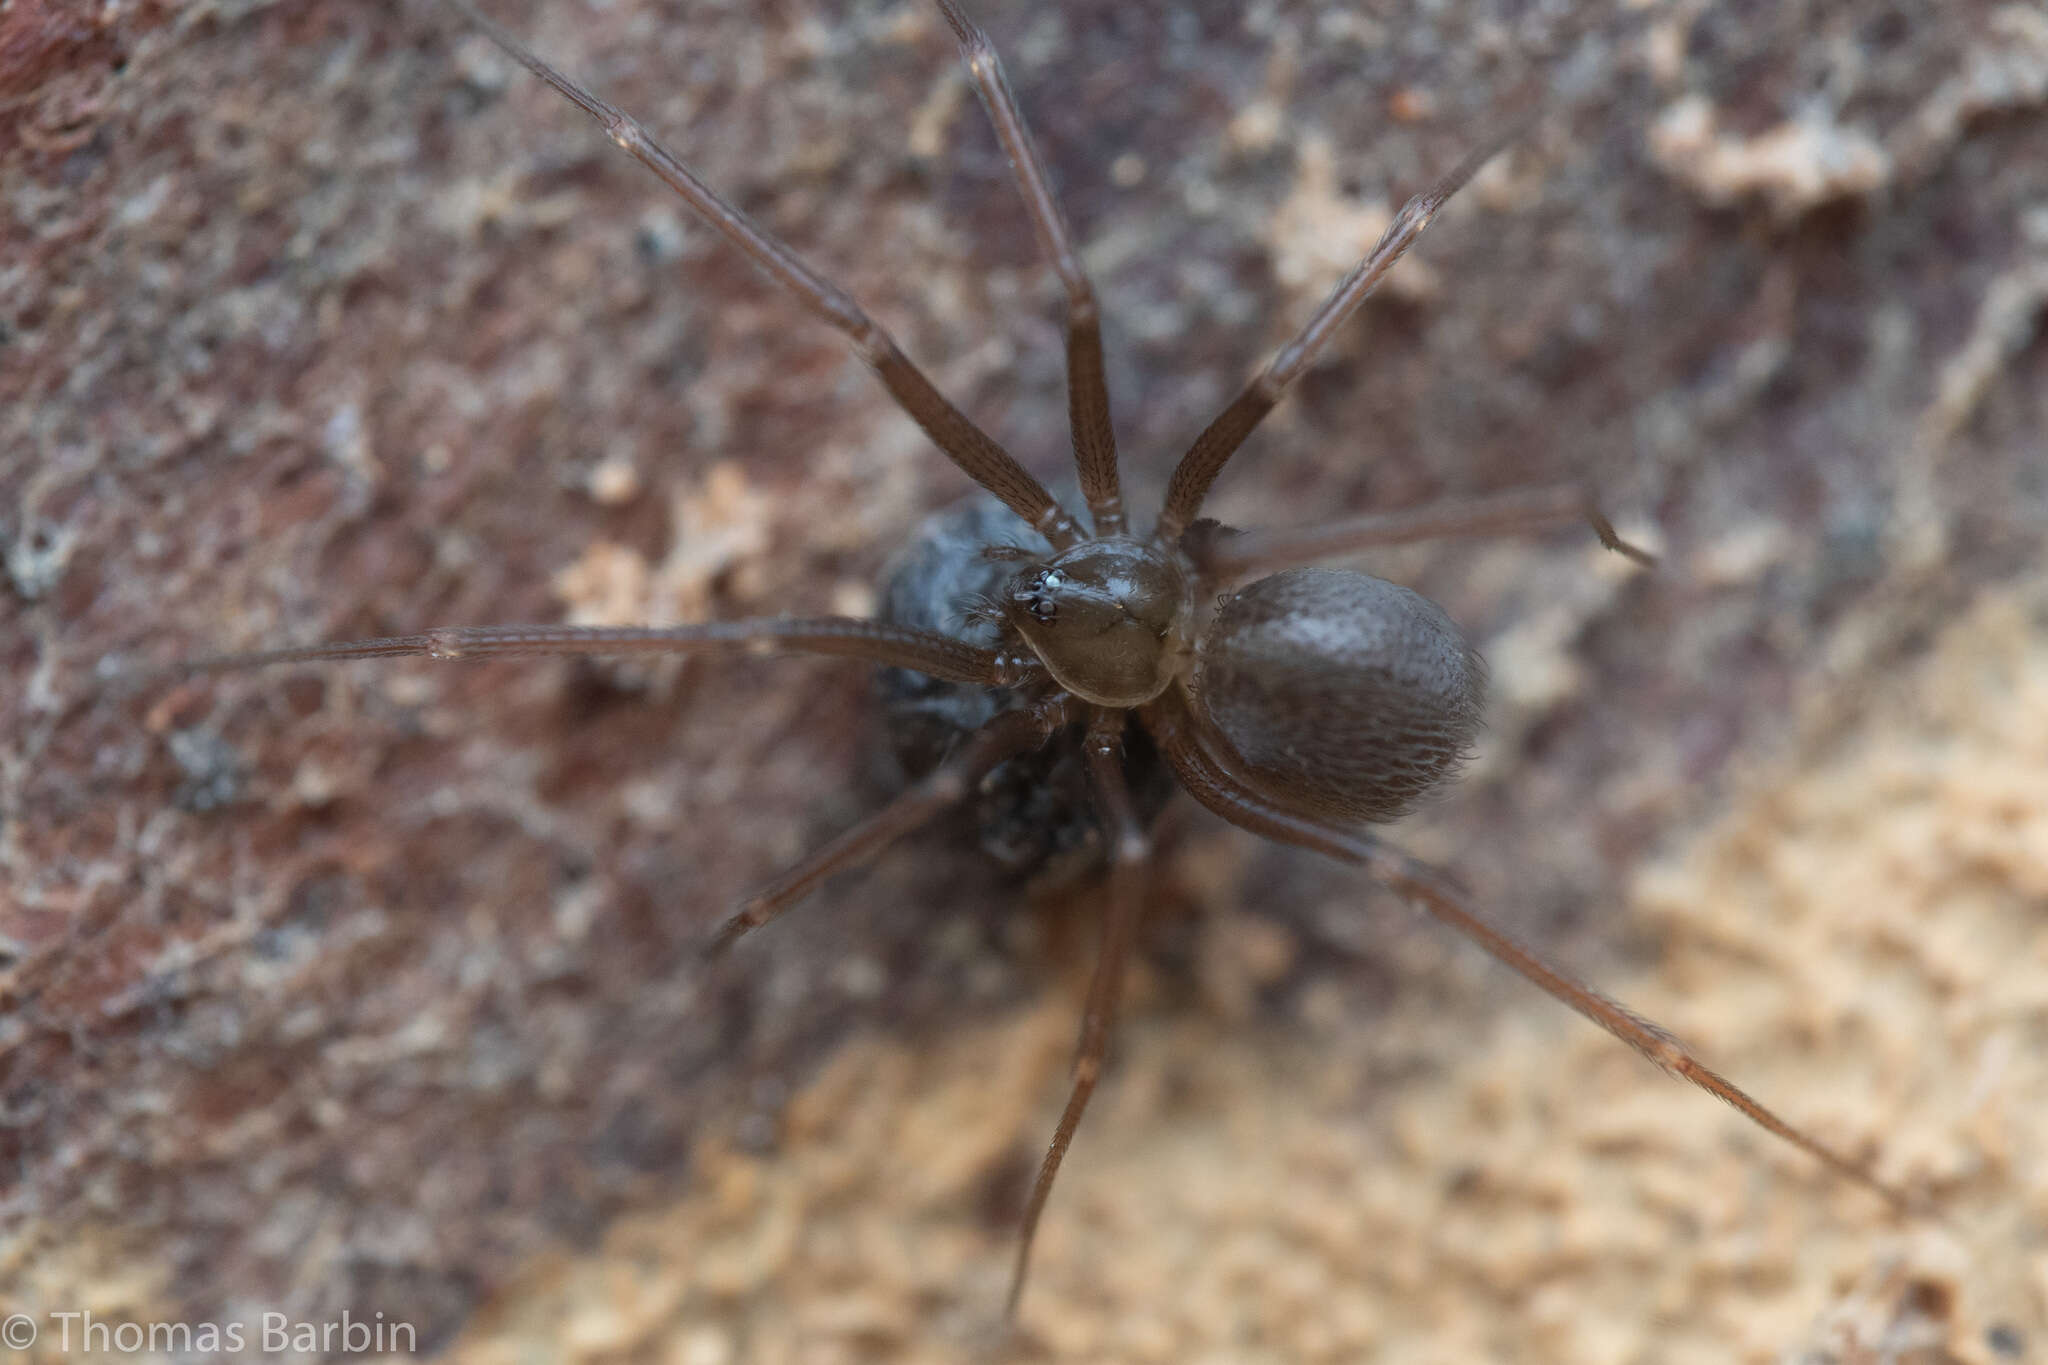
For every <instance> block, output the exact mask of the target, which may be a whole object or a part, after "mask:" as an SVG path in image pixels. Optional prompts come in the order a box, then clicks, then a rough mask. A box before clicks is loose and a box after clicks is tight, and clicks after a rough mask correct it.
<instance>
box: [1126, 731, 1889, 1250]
mask: <svg viewBox="0 0 2048 1365" xmlns="http://www.w3.org/2000/svg"><path fill="white" fill-rule="evenodd" d="M1168 697H1169V698H1171V700H1162V701H1160V702H1154V703H1152V704H1151V705H1149V706H1147V707H1146V708H1145V710H1144V711H1143V712H1142V715H1143V718H1144V723H1145V727H1146V729H1147V730H1149V731H1150V732H1151V734H1152V737H1153V739H1154V740H1155V741H1156V742H1157V743H1158V745H1159V748H1160V750H1161V752H1163V753H1164V754H1165V755H1166V760H1167V762H1168V763H1169V764H1170V765H1171V766H1172V768H1173V771H1174V775H1175V776H1176V777H1178V778H1179V779H1180V783H1181V785H1182V786H1184V787H1186V788H1187V789H1188V792H1189V794H1190V795H1192V796H1193V797H1194V798H1195V799H1196V800H1197V801H1199V802H1201V803H1202V804H1203V805H1204V806H1207V807H1208V808H1209V809H1210V810H1212V811H1214V812H1215V813H1216V814H1218V815H1220V816H1222V817H1223V818H1224V819H1225V820H1228V821H1229V822H1230V823H1231V824H1233V825H1236V826H1237V827H1238V828H1240V829H1245V830H1250V831H1251V832H1252V833H1254V834H1257V835H1259V836H1261V837H1263V838H1267V839H1272V840H1274V841H1275V842H1277V843H1283V844H1293V845H1295V846H1297V847H1300V848H1307V849H1313V850H1314V851H1315V852H1317V853H1321V854H1325V855H1326V856H1328V857H1331V858H1335V859H1337V860H1338V861H1339V862H1346V863H1353V864H1356V865H1358V866H1360V867H1363V868H1365V869H1366V870H1367V871H1368V872H1370V873H1371V874H1372V875H1373V876H1374V877H1376V878H1378V879H1379V880H1380V881H1381V882H1383V883H1385V884H1386V885H1387V886H1388V887H1391V888H1392V889H1393V890H1394V891H1395V892H1397V893H1398V894H1399V895H1401V896H1402V897H1404V898H1405V899H1406V900H1408V901H1409V903H1410V904H1413V905H1416V906H1419V907H1421V908H1422V909H1423V910H1425V911H1427V912H1428V913H1429V914H1430V915H1431V916H1433V917H1434V918H1436V919H1437V920H1439V921H1441V922H1442V923H1444V924H1447V925H1449V926H1450V927H1451V928H1453V929H1455V930H1457V931H1458V932H1459V933H1461V934H1464V935H1465V936H1466V937H1467V938H1470V939H1472V940H1473V941H1474V942H1476V943H1477V944H1478V945H1479V946H1480V947H1482V948H1484V949H1485V950H1486V951H1487V952H1488V953H1490V954H1492V955H1493V957H1494V958H1495V959H1496V960H1498V961H1500V962H1501V963H1503V964H1505V965H1506V966H1508V967H1511V968H1513V969H1514V970H1515V971H1517V972H1519V973H1520V974H1521V975H1522V976H1524V977H1525V978H1527V979H1528V980H1529V981H1530V982H1532V983H1533V984H1534V985H1536V986H1538V987H1540V988H1541V989H1543V990H1544V991H1546V992H1548V993H1549V994H1550V995H1552V996H1554V997H1556V998H1557V999H1558V1000H1560V1001H1562V1002H1563V1003H1564V1004H1566V1005H1569V1006H1570V1007H1571V1008H1573V1009H1575V1010H1577V1011H1578V1012H1579V1013H1580V1014H1582V1015H1584V1016H1585V1017H1586V1018H1588V1019H1590V1020H1592V1021H1593V1022H1594V1023H1595V1024H1598V1025H1599V1026H1600V1027H1601V1028H1603V1029H1605V1030H1606V1031H1607V1032H1608V1033H1610V1034H1612V1035H1614V1036H1615V1037H1616V1038H1619V1039H1620V1040H1621V1041H1622V1042H1624V1043H1627V1044H1628V1045H1629V1046H1630V1047H1632V1048H1634V1049H1635V1050H1636V1051H1637V1052H1639V1053H1641V1054H1642V1055H1643V1056H1644V1057H1645V1058H1646V1059H1648V1060H1649V1061H1650V1062H1652V1063H1653V1064H1655V1065H1656V1066H1657V1067H1658V1068H1659V1069H1661V1070H1663V1071H1664V1072H1665V1073H1666V1074H1668V1075H1671V1076H1675V1077H1677V1078H1678V1079H1680V1080H1683V1081H1687V1082H1690V1083H1691V1084H1693V1085H1695V1086H1698V1087H1699V1088H1700V1089H1702V1090H1704V1091H1706V1092H1707V1093H1708V1094H1710V1095H1712V1096H1714V1097H1715V1098H1717V1099H1720V1100H1722V1101H1724V1102H1726V1103H1727V1104H1728V1105H1730V1106H1731V1107H1733V1108H1734V1109H1735V1110H1737V1111H1738V1112H1740V1113H1741V1114H1742V1115H1743V1116H1744V1117H1746V1118H1748V1119H1749V1120H1750V1121H1751V1122H1752V1123H1755V1124H1756V1125H1757V1126H1758V1127H1760V1128H1762V1129H1764V1130H1765V1131H1766V1132H1769V1133H1773V1134H1776V1135H1777V1136H1778V1137H1780V1138H1783V1139H1784V1140H1785V1141H1786V1142H1789V1143H1791V1144H1792V1145H1793V1146H1795V1147H1798V1148H1800V1149H1801V1150H1802V1151H1805V1152H1807V1153H1808V1154H1809V1155H1811V1156H1813V1157H1815V1158H1817V1159H1818V1160H1819V1161H1820V1162H1821V1163H1822V1164H1823V1165H1825V1166H1827V1167H1828V1168H1829V1169H1831V1170H1833V1171H1834V1172H1835V1173H1836V1174H1838V1175H1842V1176H1846V1177H1847V1178H1848V1179H1850V1180H1853V1181H1855V1182H1856V1183H1857V1184H1859V1185H1862V1186H1864V1187H1865V1188H1867V1189H1870V1190H1873V1191H1875V1192H1876V1193H1877V1194H1879V1195H1880V1196H1882V1197H1883V1198H1884V1200H1885V1201H1886V1202H1887V1203H1889V1204H1890V1205H1891V1206H1892V1207H1893V1208H1895V1209H1897V1210H1899V1211H1900V1212H1911V1211H1915V1210H1917V1209H1918V1208H1919V1207H1920V1205H1919V1201H1917V1200H1915V1199H1913V1198H1911V1197H1910V1196H1908V1195H1906V1194H1905V1193H1903V1192H1901V1191H1899V1190H1896V1189H1894V1188H1892V1187H1891V1186H1890V1185H1887V1184H1885V1183H1884V1182H1883V1181H1881V1180H1879V1179H1878V1178H1877V1177H1876V1176H1874V1175H1872V1174H1871V1173H1870V1170H1869V1169H1868V1168H1867V1167H1866V1166H1865V1165H1864V1164H1863V1163H1861V1162H1858V1161H1854V1160H1851V1159H1850V1158H1849V1157H1846V1156H1844V1155H1842V1154H1841V1153H1839V1152H1837V1151H1835V1150H1834V1149H1833V1148H1831V1147H1829V1146H1827V1145H1826V1144H1824V1143H1822V1142H1821V1141H1820V1140H1819V1139H1817V1138H1815V1137H1812V1136H1811V1135H1809V1134H1807V1133H1805V1132H1803V1131H1801V1130H1800V1129H1798V1128H1795V1127H1793V1126H1792V1125H1791V1124H1790V1123H1787V1122H1786V1121H1785V1120H1783V1119H1781V1118H1779V1117H1778V1116H1777V1115H1776V1114H1775V1113H1773V1112H1772V1111H1771V1110H1769V1109H1767V1108H1765V1107H1764V1106H1763V1105H1762V1104H1760V1103H1758V1102H1757V1101H1756V1100H1755V1099H1753V1098H1751V1097H1750V1096H1749V1095H1748V1094H1746V1093H1745V1092H1743V1091H1742V1090H1741V1089H1739V1088H1738V1087H1737V1086H1736V1085H1735V1084H1734V1083H1733V1082H1731V1081H1729V1080H1728V1079H1727V1078H1726V1077H1724V1076H1722V1075H1721V1074H1720V1073H1719V1072H1716V1071H1714V1070H1712V1069H1711V1068H1709V1067H1708V1066H1707V1065H1706V1064H1705V1063H1704V1062H1702V1061H1701V1060H1700V1059H1699V1057H1698V1056H1697V1055H1696V1054H1695V1053H1694V1052H1693V1051H1692V1050H1691V1049H1690V1048H1689V1047H1687V1046H1686V1045H1685V1044H1684V1043H1682V1042H1680V1041H1679V1040H1678V1039H1677V1038H1675V1037H1673V1036H1672V1035H1671V1033H1669V1032H1668V1031H1667V1030H1665V1029H1664V1028H1662V1027H1660V1026H1659V1025H1657V1024H1654V1023H1652V1022H1651V1021H1650V1020H1648V1019H1645V1018H1643V1017H1642V1016H1641V1015H1639V1014H1637V1013H1636V1012H1635V1011H1633V1010H1631V1009H1629V1008H1628V1007H1627V1006H1626V1005H1623V1004H1620V1003H1619V1002H1617V1001H1614V1000H1610V999H1608V998H1607V997H1606V996H1604V995H1602V994H1600V992H1598V991H1596V990H1594V989H1592V988H1591V987H1590V986H1586V985H1583V984H1581V983H1580V982H1578V981H1575V980H1573V979H1572V978H1571V977H1569V976H1566V975H1565V974H1564V973H1563V972H1561V971H1559V970H1557V969H1556V968H1555V967H1553V966H1551V965H1550V964H1549V963H1548V962H1545V961H1544V960H1543V959H1542V958H1541V957H1540V956H1538V955H1537V954H1536V953H1535V952H1534V951H1532V950H1531V949H1529V948H1527V947H1525V946H1523V945H1522V944H1521V943H1519V942H1517V941H1516V940H1515V939H1514V938H1513V936H1511V935H1509V934H1507V933H1506V932H1504V931H1503V930H1501V929H1498V928H1496V927H1495V926H1494V925H1492V924H1490V923H1488V922H1487V921H1486V920H1485V919H1484V918H1482V917H1481V916H1480V915H1479V914H1478V912H1476V911H1474V910H1473V909H1472V908H1471V907H1470V906H1469V905H1468V904H1467V903H1466V900H1465V897H1464V895H1463V894H1462V893H1461V892H1460V891H1459V890H1458V889H1457V888H1456V887H1455V886H1453V885H1452V884H1451V882H1450V880H1449V879H1448V878H1446V877H1445V876H1444V874H1443V873H1441V872H1439V871H1437V870H1436V869H1435V868H1433V867H1430V866H1429V865H1428V864H1426V863H1423V862H1421V861H1419V860H1417V859H1415V858H1412V857H1410V856H1409V855H1407V854H1405V853H1401V852H1398V851H1396V850H1394V849H1391V848H1388V847H1386V846H1385V845H1383V844H1381V843H1379V842H1378V841H1377V840H1375V839H1372V838H1370V837H1368V836H1366V835H1363V834H1359V833H1355V832H1353V831H1350V830H1343V829H1336V828H1332V827H1331V826H1328V825H1324V824H1320V823H1318V822H1316V821H1313V820H1305V819H1303V818H1301V817H1299V816H1296V815H1292V814H1290V813H1288V812H1286V811H1284V810H1281V809H1280V808H1278V807H1277V806H1275V805H1273V804H1272V803H1271V802H1269V801H1267V800H1265V799H1264V798H1263V797H1261V796H1260V795H1259V794H1258V793H1257V792H1256V791H1254V790H1253V789H1252V788H1251V787H1250V786H1249V785H1247V784H1246V783H1245V782H1244V781H1242V780H1241V779H1239V778H1238V777H1236V776H1235V775H1234V774H1232V773H1231V771H1230V768H1229V764H1228V763H1227V761H1225V760H1224V759H1223V758H1222V757H1220V756H1219V750H1218V748H1217V747H1216V744H1215V742H1214V741H1213V740H1211V738H1210V737H1209V736H1208V735H1207V734H1206V733H1204V730H1203V727H1202V724H1201V722H1200V720H1199V719H1198V718H1196V717H1195V716H1194V715H1192V714H1191V713H1190V710H1189V708H1188V704H1187V703H1186V702H1185V701H1184V700H1182V699H1180V698H1179V697H1178V696H1175V695H1174V694H1173V693H1169V694H1168Z"/></svg>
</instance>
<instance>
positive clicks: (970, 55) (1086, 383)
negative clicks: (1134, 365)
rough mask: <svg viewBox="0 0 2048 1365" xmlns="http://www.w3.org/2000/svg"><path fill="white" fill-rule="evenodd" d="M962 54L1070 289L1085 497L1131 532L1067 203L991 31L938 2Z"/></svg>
mask: <svg viewBox="0 0 2048 1365" xmlns="http://www.w3.org/2000/svg"><path fill="white" fill-rule="evenodd" d="M938 5H939V12H940V13H942V14H943V15H945V18H946V23H947V24H948V25H949V26H950V27H951V28H952V30H953V36H954V37H955V38H956V39H958V40H959V43H960V55H961V57H962V58H964V59H965V60H966V62H967V70H968V72H969V74H970V75H972V76H973V78H974V88H975V90H976V92H977V93H979V94H980V96H981V103H982V107H983V108H984V109H986V110H988V118H989V122H990V123H992V124H994V125H995V130H996V140H997V141H998V142H1000V143H1002V144H1003V155H1004V156H1006V157H1008V158H1009V161H1010V172H1011V174H1013V175H1014V176H1016V178H1017V188H1018V190H1019V191H1020V192H1021V193H1022V194H1023V196H1024V210H1025V212H1026V213H1027V214H1029V215H1030V218H1031V227H1032V230H1033V231H1034V232H1036V233H1037V235H1038V245H1039V249H1040V250H1042V251H1043V252H1044V253H1045V255H1046V259H1047V260H1049V261H1051V262H1052V268H1053V270H1054V271H1055V272H1056V273H1057V274H1058V275H1059V277H1060V283H1061V284H1062V285H1064V286H1065V287H1066V291H1067V416H1068V420H1069V422H1070V424H1071V425H1072V427H1073V432H1074V464H1075V466H1076V468H1077V469H1078V471H1079V473H1080V478H1081V495H1082V496H1083V497H1084V498H1086V499H1087V500H1088V515H1089V517H1090V519H1091V520H1092V521H1093V522H1094V524H1095V534H1096V535H1098V536H1114V535H1122V534H1123V533H1124V530H1125V527H1126V522H1125V518H1124V500H1123V492H1122V489H1121V486H1120V485H1119V483H1118V479H1117V470H1116V432H1115V430H1114V429H1113V428H1112V427H1111V425H1110V418H1109V385H1108V382H1107V381H1106V380H1105V379H1104V378H1103V373H1102V322H1101V314H1100V311H1099V309H1098V308H1097V306H1096V302H1095V288H1094V286H1093V285H1092V284H1090V283H1089V281H1088V272H1087V271H1086V269H1085V268H1083V266H1082V264H1081V253H1080V252H1079V251H1077V250H1076V249H1075V247H1074V234H1073V233H1072V231H1070V230H1069V229H1068V227H1067V221H1066V218H1065V216H1064V215H1063V214H1062V213H1061V212H1060V204H1059V200H1058V198H1056V197H1055V196H1054V194H1053V192H1052V182H1051V180H1050V179H1049V178H1048V177H1047V175H1046V173H1045V163H1044V161H1042V160H1041V159H1040V158H1039V155H1038V148H1037V147H1036V146H1035V145H1033V143H1032V141H1031V131H1030V129H1029V128H1027V127H1026V126H1025V123H1024V113H1023V111H1022V110H1021V109H1019V108H1018V107H1017V97H1016V96H1015V95H1013V94H1011V93H1010V83H1009V81H1008V79H1007V78H1006V77H1005V76H1004V75H1003V62H1002V58H1001V57H999V56H998V55H997V54H996V49H995V45H994V44H993V43H991V42H990V41H989V37H988V35H987V34H986V33H984V32H982V30H981V29H980V28H979V27H978V26H977V25H976V24H975V23H974V21H973V20H971V19H969V18H968V17H967V16H966V15H965V14H964V13H962V12H961V10H960V7H959V6H958V5H957V4H955V3H954V2H953V0H938Z"/></svg>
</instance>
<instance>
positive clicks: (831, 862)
mask: <svg viewBox="0 0 2048 1365" xmlns="http://www.w3.org/2000/svg"><path fill="white" fill-rule="evenodd" d="M1071 713H1072V702H1071V699H1070V698H1068V697H1067V696H1066V695H1065V694H1064V693H1062V694H1061V695H1059V696H1057V697H1054V698H1051V699H1049V700H1047V701H1044V702H1040V703H1038V704H1036V705H1034V706H1029V707H1026V708H1024V709H1022V710H1017V711H1006V712H1004V713H1003V714H1002V715H1000V716H997V717H996V718H995V719H994V720H992V721H990V722H989V723H988V724H987V725H985V726H983V727H982V728H981V729H979V730H977V731H975V733H974V734H973V735H971V736H969V738H968V740H967V743H966V744H965V746H963V747H962V748H961V749H960V750H959V751H958V752H956V753H953V754H951V755H949V756H948V757H947V758H946V760H945V762H943V763H941V764H940V765H939V766H938V767H937V768H935V769H933V770H932V771H931V772H930V773H928V774H926V775H925V776H924V777H923V778H922V779H921V780H920V781H918V782H917V783H915V784H914V785H912V786H911V787H910V788H909V789H908V790H906V791H904V792H903V793H902V794H900V795H899V796H897V797H896V799H895V800H893V801H891V802H890V803H889V804H888V805H886V806H884V807H882V808H881V809H880V810H878V811H876V812H875V813H874V814H873V815H870V816H869V817H868V818H867V819H865V820H862V821H861V822H860V823H859V824H857V825H855V826H854V827H853V828H851V829H849V830H847V831H846V832H844V833H843V834H841V835H839V836H838V837H837V838H835V839H833V840H832V841H831V842H829V843H827V844H825V845H824V846H823V847H821V848H817V849H813V850H812V851H811V852H810V853H808V854H806V855H804V857H803V858H802V859H801V860H799V861H798V862H797V864H796V865H795V866H794V867H791V868H790V869H789V870H788V871H786V872H784V873H782V875H781V876H779V877H777V878H776V879H775V880H774V881H772V882H769V883H768V884H767V885H766V886H764V887H762V888H761V889H760V890H758V891H756V892H755V893H754V894H753V895H751V896H749V897H747V898H746V900H744V901H742V902H741V903H740V906H739V908H738V909H737V910H735V911H734V912H733V913H732V914H731V915H730V916H729V917H728V918H727V919H726V920H725V922H724V923H722V924H720V925H719V926H718V929H717V931H716V932H715V933H713V934H712V936H711V939H710V941H709V942H708V943H706V944H705V946H704V954H705V956H706V957H715V956H718V955H719V954H722V953H724V952H725V951H726V950H727V949H728V948H730V947H732V945H733V943H734V942H735V941H736V940H738V939H739V938H740V936H741V935H743V934H747V933H750V932H752V931H753V930H755V929H758V928H760V927H761V926H762V925H764V924H766V923H768V922H769V921H770V920H772V919H774V918H775V917H776V916H778V915H780V914H781V913H782V912H783V911H785V910H787V909H789V908H790V907H791V906H792V905H795V904H796V903H797V902H798V901H800V900H802V899H803V898H804V897H805V896H808V895H809V894H810V893H811V892H812V891H813V890H815V889H816V888H817V886H818V884H819V883H820V882H822V881H824V880H825V879H826V878H827V877H829V876H831V875H832V874H834V873H836V872H844V871H847V870H848V869H851V868H855V867H859V866H861V865H862V864H864V863H866V862H867V861H868V860H869V859H871V858H873V857H874V856H875V855H876V854H878V853H880V852H881V851H882V850H883V849H885V848H887V847H888V846H889V845H891V844H893V843H895V842H896V841H897V840H898V839H901V838H903V837H904V836H905V835H907V834H910V833H911V832H913V831H914V830H917V829H919V828H921V827H922V826H924V825H926V824H928V823H929V822H930V821H932V820H933V819H935V818H937V817H938V816H939V815H940V814H941V813H943V812H944V811H945V810H946V809H947V808H948V807H950V806H953V805H956V804H958V803H959V802H960V801H963V800H965V799H966V798H967V796H968V795H969V794H970V793H972V792H973V791H974V789H975V787H976V786H978V785H979V784H980V782H981V779H982V778H984V777H986V776H988V774H989V773H990V771H992V770H993V769H994V768H995V767H996V765H997V764H999V763H1002V762H1003V761H1004V760H1006V759H1010V758H1014V757H1016V756H1017V755H1018V754H1021V753H1024V752H1026V751H1028V750H1031V749H1036V748H1038V747H1040V746H1041V745H1043V744H1044V743H1045V742H1046V741H1047V740H1048V739H1050V738H1052V736H1053V733H1054V732H1055V731H1057V730H1058V729H1059V728H1060V727H1061V726H1063V725H1066V724H1068V723H1070V721H1071V720H1072V714H1071Z"/></svg>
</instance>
